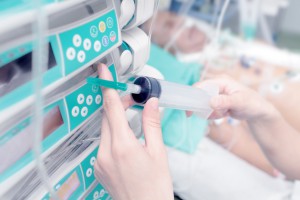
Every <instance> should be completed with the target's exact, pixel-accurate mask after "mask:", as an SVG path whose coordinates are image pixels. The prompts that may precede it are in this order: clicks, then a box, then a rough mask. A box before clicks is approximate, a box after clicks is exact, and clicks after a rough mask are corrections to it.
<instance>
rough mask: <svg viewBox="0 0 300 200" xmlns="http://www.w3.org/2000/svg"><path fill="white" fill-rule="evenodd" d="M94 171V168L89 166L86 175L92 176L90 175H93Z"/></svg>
mask: <svg viewBox="0 0 300 200" xmlns="http://www.w3.org/2000/svg"><path fill="white" fill-rule="evenodd" d="M92 173H93V170H92V168H88V169H87V170H86V173H85V175H86V176H87V177H90V176H91V175H92Z"/></svg>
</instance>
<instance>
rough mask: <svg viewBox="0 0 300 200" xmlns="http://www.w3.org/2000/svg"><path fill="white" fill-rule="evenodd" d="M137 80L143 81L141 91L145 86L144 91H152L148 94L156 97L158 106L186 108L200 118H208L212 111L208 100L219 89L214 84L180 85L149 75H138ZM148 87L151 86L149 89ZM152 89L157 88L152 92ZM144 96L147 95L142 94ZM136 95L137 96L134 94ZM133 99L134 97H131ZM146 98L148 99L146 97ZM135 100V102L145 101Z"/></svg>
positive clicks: (216, 93) (217, 92)
mask: <svg viewBox="0 0 300 200" xmlns="http://www.w3.org/2000/svg"><path fill="white" fill-rule="evenodd" d="M138 79H140V80H139V81H135V83H136V82H144V83H145V84H144V85H141V87H142V91H143V88H144V87H145V88H146V89H145V91H152V93H153V94H156V95H151V94H148V96H149V98H151V97H153V96H154V97H158V99H159V106H161V107H167V108H174V109H178V110H188V111H193V112H195V113H196V114H197V115H198V116H199V117H201V118H208V117H209V115H210V114H211V113H212V111H213V110H212V109H211V107H210V100H211V98H212V97H213V96H216V95H218V94H219V89H218V87H216V86H212V85H210V86H205V87H203V88H201V89H200V88H195V87H192V86H187V85H181V84H177V83H173V82H168V81H163V80H158V79H154V78H149V77H139V78H138ZM138 79H137V80H138ZM153 83H154V84H155V86H154V87H153V88H151V84H153ZM158 86H159V87H158ZM148 88H151V89H150V90H149V89H148ZM153 90H158V91H155V92H153ZM144 96H147V95H145V94H144ZM133 97H134V95H133ZM135 97H137V96H135ZM133 99H134V100H135V99H136V98H133ZM147 100H148V99H147ZM147 100H144V102H137V103H145V102H146V101H147Z"/></svg>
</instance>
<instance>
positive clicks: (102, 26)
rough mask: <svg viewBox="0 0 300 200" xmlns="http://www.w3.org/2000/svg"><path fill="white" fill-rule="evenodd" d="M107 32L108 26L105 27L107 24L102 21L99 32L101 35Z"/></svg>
mask: <svg viewBox="0 0 300 200" xmlns="http://www.w3.org/2000/svg"><path fill="white" fill-rule="evenodd" d="M105 30H106V25H105V23H104V22H103V21H101V22H100V23H99V31H100V32H101V33H104V32H105Z"/></svg>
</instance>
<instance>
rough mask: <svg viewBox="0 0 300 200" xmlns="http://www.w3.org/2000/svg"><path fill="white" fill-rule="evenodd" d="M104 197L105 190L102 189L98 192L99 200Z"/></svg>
mask: <svg viewBox="0 0 300 200" xmlns="http://www.w3.org/2000/svg"><path fill="white" fill-rule="evenodd" d="M104 195H105V190H104V189H102V190H100V198H101V197H103V196H104Z"/></svg>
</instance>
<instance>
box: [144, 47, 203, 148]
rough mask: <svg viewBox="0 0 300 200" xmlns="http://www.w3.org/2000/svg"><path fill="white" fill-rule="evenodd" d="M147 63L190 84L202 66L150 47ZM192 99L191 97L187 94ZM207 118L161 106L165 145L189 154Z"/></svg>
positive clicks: (198, 138)
mask: <svg viewBox="0 0 300 200" xmlns="http://www.w3.org/2000/svg"><path fill="white" fill-rule="evenodd" d="M148 65H151V66H153V67H155V68H156V69H158V70H159V71H160V72H161V73H162V74H163V75H164V77H165V80H167V81H171V82H176V83H180V84H185V85H192V84H194V83H195V82H197V81H198V80H199V77H200V73H201V71H202V66H201V65H199V64H197V63H182V62H179V61H178V60H177V59H176V58H175V57H174V56H172V55H171V54H169V53H168V52H166V51H164V50H163V49H161V48H159V47H158V46H156V45H152V46H151V52H150V59H149V61H148ZM191 98H192V97H191ZM206 128H207V121H206V120H203V119H199V118H197V117H196V116H192V117H190V118H187V117H186V115H185V112H184V111H180V110H173V109H165V111H164V115H163V118H162V131H163V139H164V142H165V144H166V145H168V146H170V147H174V148H177V149H179V150H182V151H184V152H187V153H193V152H194V151H195V150H196V148H197V145H198V143H199V142H200V140H201V139H202V138H203V137H204V135H205V131H206Z"/></svg>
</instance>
